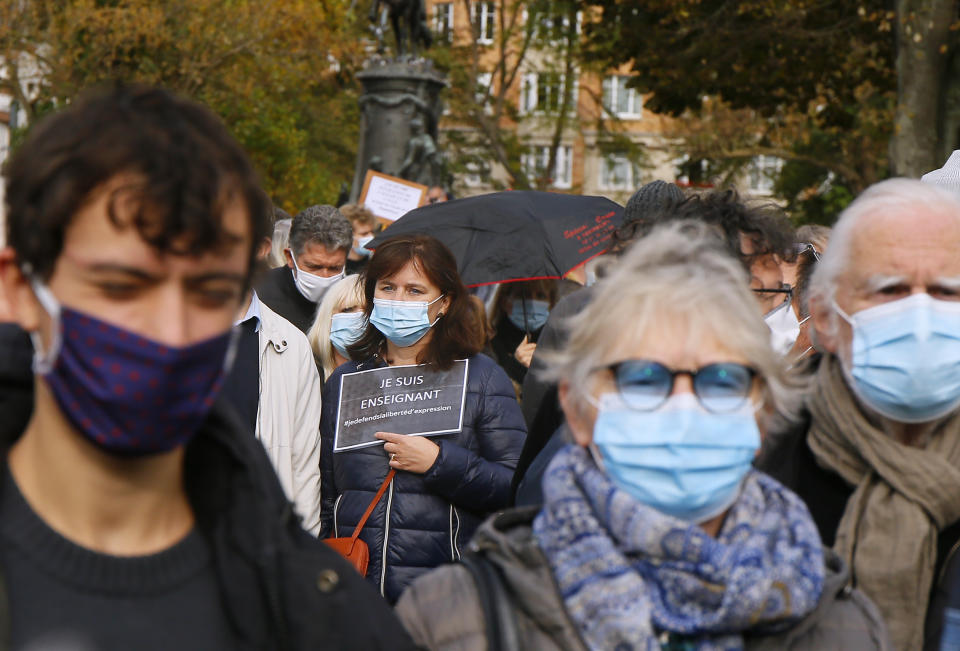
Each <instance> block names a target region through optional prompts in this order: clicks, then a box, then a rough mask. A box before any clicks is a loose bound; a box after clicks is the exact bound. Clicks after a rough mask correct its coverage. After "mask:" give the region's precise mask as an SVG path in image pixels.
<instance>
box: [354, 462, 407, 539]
mask: <svg viewBox="0 0 960 651" xmlns="http://www.w3.org/2000/svg"><path fill="white" fill-rule="evenodd" d="M396 474H397V469H396V468H391V469H390V472H388V473H387V476H386V478H385V479H384V480H383V483H382V484H380V489H379V490H378V491H377V494H376V495H374V496H373V501H371V502H370V506H368V507H367V510H366V511H364V512H363V517H362V518H360V522H358V523H357V528H356V529H354V530H353V535H352V536H350V538H352V539H353V540H356V539H357V538H359V537H360V532H361V531H363V525H365V524H366V523H367V518H369V517H370V514H371V513H373V509H374V508H376V506H377V504H379V503H380V498H382V497H383V494H384V493H385V492H386V490H387V486H389V485H390V482H392V481H393V476H394V475H396Z"/></svg>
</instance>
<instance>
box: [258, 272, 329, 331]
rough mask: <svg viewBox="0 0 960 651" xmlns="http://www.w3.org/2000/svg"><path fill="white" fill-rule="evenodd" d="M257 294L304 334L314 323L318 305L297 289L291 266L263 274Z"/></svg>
mask: <svg viewBox="0 0 960 651" xmlns="http://www.w3.org/2000/svg"><path fill="white" fill-rule="evenodd" d="M257 296H258V297H260V300H261V301H263V302H264V303H266V304H267V307H269V308H270V309H271V310H273V311H274V312H276V313H277V314H279V315H280V316H282V317H283V318H284V319H286V320H287V321H289V322H290V323H292V324H293V325H295V326H297V328H298V329H299V330H300V331H301V332H302V333H303V334H307V331H308V330H310V326H312V325H313V320H314V318H315V317H316V315H317V307H318V306H317V304H316V303H314V302H313V301H311V300H308V299H306V298H304V296H303V294H301V293H300V290H299V289H297V283H296V282H295V281H294V279H293V273H292V272H291V271H290V267H287V266H283V267H277V268H276V269H271V270H270V271H268V272H267V273H265V274H263V276H262V277H261V278H260V282H258V283H257Z"/></svg>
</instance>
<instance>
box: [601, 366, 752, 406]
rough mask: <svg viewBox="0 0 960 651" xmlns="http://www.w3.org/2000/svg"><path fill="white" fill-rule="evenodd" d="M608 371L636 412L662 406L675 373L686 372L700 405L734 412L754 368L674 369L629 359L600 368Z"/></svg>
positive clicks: (745, 395) (744, 397) (748, 388)
mask: <svg viewBox="0 0 960 651" xmlns="http://www.w3.org/2000/svg"><path fill="white" fill-rule="evenodd" d="M601 368H603V369H607V370H609V371H611V372H612V373H613V375H614V378H615V380H616V384H617V392H618V393H619V394H620V398H621V399H622V400H623V402H624V404H625V405H626V406H627V407H629V408H631V409H636V410H638V411H653V410H655V409H657V408H659V407H660V406H661V405H663V404H664V403H665V402H666V401H667V399H668V398H669V397H670V394H671V393H673V385H674V382H675V381H676V378H677V376H678V375H687V376H689V377H690V380H691V382H692V383H693V393H694V395H696V396H697V400H699V401H700V404H701V405H703V408H704V409H706V410H707V411H710V412H713V413H726V412H731V411H736V410H737V409H739V408H740V407H742V406H743V405H744V404H745V403H746V402H747V400H748V399H749V398H750V391H751V389H752V388H753V379H754V378H755V377H756V375H757V371H756V369H754V368H752V367H750V366H747V365H745V364H738V363H736V362H719V363H716V364H707V365H706V366H701V367H700V368H698V369H691V370H687V369H673V368H669V367H667V366H664V365H663V364H661V363H660V362H655V361H653V360H649V359H628V360H624V361H622V362H616V363H614V364H610V365H608V366H604V367H601Z"/></svg>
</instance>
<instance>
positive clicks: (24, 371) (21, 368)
mask: <svg viewBox="0 0 960 651" xmlns="http://www.w3.org/2000/svg"><path fill="white" fill-rule="evenodd" d="M32 360H33V343H32V342H31V341H30V336H29V335H28V334H27V333H26V332H24V331H23V330H22V329H21V328H20V326H18V325H16V324H13V323H0V414H3V421H4V422H3V424H2V427H4V428H5V429H7V430H8V431H11V432H16V434H17V436H19V435H20V432H22V431H23V430H24V428H25V427H26V426H27V421H28V420H30V414H31V413H33V371H32V370H31V368H30V365H31V364H32Z"/></svg>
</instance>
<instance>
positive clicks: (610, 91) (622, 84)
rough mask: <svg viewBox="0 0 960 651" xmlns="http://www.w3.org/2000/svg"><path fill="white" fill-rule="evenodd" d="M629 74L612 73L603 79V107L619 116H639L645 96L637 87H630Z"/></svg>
mask: <svg viewBox="0 0 960 651" xmlns="http://www.w3.org/2000/svg"><path fill="white" fill-rule="evenodd" d="M629 80H630V77H629V76H627V75H612V76H610V77H606V78H604V80H603V108H604V109H605V110H606V111H607V112H608V113H610V114H612V115H616V116H617V117H618V118H639V117H640V114H641V113H642V112H643V98H641V97H640V94H639V93H638V92H637V91H636V89H635V88H628V87H627V82H628V81H629Z"/></svg>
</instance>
